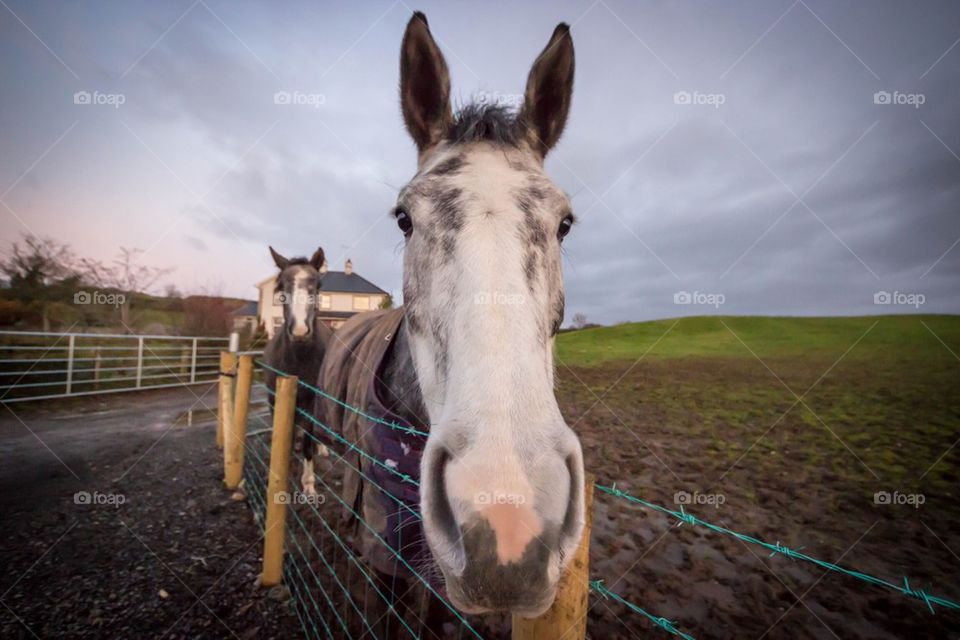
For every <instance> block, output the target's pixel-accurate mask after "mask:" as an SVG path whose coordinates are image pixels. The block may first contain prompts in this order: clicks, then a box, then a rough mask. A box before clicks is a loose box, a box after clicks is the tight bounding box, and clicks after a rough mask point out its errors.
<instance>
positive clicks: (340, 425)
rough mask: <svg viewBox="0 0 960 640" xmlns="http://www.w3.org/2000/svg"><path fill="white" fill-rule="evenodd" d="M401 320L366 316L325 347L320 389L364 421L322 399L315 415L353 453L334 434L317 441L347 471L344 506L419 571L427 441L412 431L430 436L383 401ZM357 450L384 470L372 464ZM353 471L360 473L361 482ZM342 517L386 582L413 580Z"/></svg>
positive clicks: (387, 314) (385, 314)
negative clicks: (385, 375)
mask: <svg viewBox="0 0 960 640" xmlns="http://www.w3.org/2000/svg"><path fill="white" fill-rule="evenodd" d="M402 320H403V308H399V309H391V310H386V311H373V312H369V313H361V314H358V315H356V316H353V317H352V318H350V319H349V320H348V321H347V322H345V323H344V324H343V326H342V327H340V328H339V329H337V330H336V331H335V332H334V334H333V336H332V337H331V338H330V340H329V342H328V345H327V353H326V357H325V358H324V362H323V367H322V369H321V371H320V376H319V380H318V386H319V387H320V389H322V390H323V391H324V392H326V393H327V394H329V395H331V396H333V397H334V398H337V399H339V400H342V401H343V402H345V403H347V404H349V405H350V406H352V407H356V408H358V409H359V410H360V411H362V412H363V413H364V414H366V415H361V414H360V413H357V412H355V411H351V410H350V409H347V408H345V407H343V406H342V405H340V404H338V403H336V402H334V401H333V400H330V399H328V398H325V397H323V396H320V395H318V396H317V401H316V405H315V415H316V416H317V419H318V420H320V421H321V422H323V423H324V424H325V425H327V426H328V427H329V428H330V429H331V430H333V431H334V432H336V433H337V434H339V435H340V436H341V437H342V438H343V439H344V440H346V441H347V442H349V443H350V445H353V447H355V448H352V447H351V446H350V445H347V444H345V443H344V442H341V441H338V440H337V439H335V438H331V437H330V436H329V434H324V433H317V436H318V437H324V436H326V438H325V439H326V440H327V442H328V446H331V447H333V448H334V451H337V452H338V453H340V455H342V456H343V458H344V459H345V460H346V461H347V462H348V463H349V464H343V463H341V466H342V467H343V495H342V498H343V500H344V502H345V503H346V504H348V505H351V508H352V509H353V510H354V511H355V512H356V513H358V514H360V515H361V516H362V517H363V519H364V520H365V521H366V523H367V524H368V525H369V527H370V528H371V529H373V530H374V531H375V532H376V533H377V535H379V536H380V538H381V539H382V540H384V541H386V542H387V544H388V545H390V547H392V548H393V549H394V550H396V551H397V552H398V553H399V554H400V556H401V557H402V558H403V559H404V560H405V561H406V562H407V563H409V564H410V565H412V566H413V567H414V568H417V569H418V570H419V567H418V564H420V562H421V561H422V559H424V558H426V557H427V555H426V554H427V553H428V551H427V547H426V542H425V540H424V537H423V529H422V525H421V521H420V516H419V513H420V493H419V481H420V458H421V456H422V453H423V448H424V446H425V445H426V437H424V436H422V435H418V434H415V433H410V432H409V431H407V430H408V429H415V430H416V431H420V432H426V431H427V428H428V427H427V425H424V424H411V423H410V422H409V421H407V420H404V419H403V418H401V417H400V416H398V415H396V414H394V413H392V412H391V411H390V410H388V409H387V408H386V406H385V404H384V402H383V400H382V398H381V397H380V396H381V390H382V387H383V384H382V376H381V372H382V371H383V368H384V361H385V359H386V358H388V357H390V355H391V347H392V345H393V342H394V338H395V337H396V335H397V330H398V329H399V327H400V324H401V322H402ZM368 416H370V417H373V418H375V419H374V420H371V419H370V418H369V417H368ZM384 422H386V423H394V424H397V425H400V426H401V427H403V429H396V428H393V427H390V426H388V425H386V424H384ZM317 431H318V432H322V431H323V430H322V429H318V430H317ZM356 449H360V450H362V451H363V452H365V453H367V454H369V455H370V456H371V457H373V458H376V459H377V460H379V461H380V462H381V463H382V464H378V463H376V462H373V461H372V460H370V459H369V458H368V457H366V456H364V455H363V454H362V453H360V452H358V451H357V450H356ZM351 465H352V467H353V468H351ZM355 469H359V470H360V471H361V472H362V475H361V474H360V473H358V472H357V471H356V470H355ZM401 475H405V476H407V477H408V478H409V480H405V479H403V478H402V477H401ZM363 476H366V477H363ZM345 517H346V518H347V519H348V521H350V522H352V523H353V524H354V525H355V526H357V528H358V533H359V539H360V540H362V552H363V555H364V557H365V558H366V560H367V562H368V563H370V564H371V565H372V566H373V567H374V568H376V569H377V570H379V571H381V572H383V573H386V574H389V575H394V576H406V575H409V570H408V569H407V567H406V566H405V565H404V563H403V562H401V561H400V560H398V559H397V556H396V554H394V553H393V552H391V550H390V549H387V548H385V546H384V544H383V542H381V541H380V540H378V539H377V536H375V535H374V534H373V533H372V532H371V531H370V529H368V528H367V527H365V526H363V524H362V523H360V522H358V521H357V519H356V517H355V516H353V514H351V513H349V512H346V514H345Z"/></svg>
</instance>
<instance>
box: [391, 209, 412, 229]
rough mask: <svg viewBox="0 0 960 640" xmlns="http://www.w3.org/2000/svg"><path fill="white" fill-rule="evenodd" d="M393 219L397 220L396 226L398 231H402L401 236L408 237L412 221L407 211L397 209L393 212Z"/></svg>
mask: <svg viewBox="0 0 960 640" xmlns="http://www.w3.org/2000/svg"><path fill="white" fill-rule="evenodd" d="M393 217H395V218H396V219H397V226H398V227H400V231H403V235H405V236H408V235H410V232H411V231H413V220H411V219H410V214H409V213H407V210H406V209H404V208H403V207H397V208H396V209H394V210H393Z"/></svg>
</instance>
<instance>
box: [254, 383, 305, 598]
mask: <svg viewBox="0 0 960 640" xmlns="http://www.w3.org/2000/svg"><path fill="white" fill-rule="evenodd" d="M296 408H297V378H296V377H295V376H294V377H286V376H277V395H276V398H275V401H274V405H273V435H272V437H271V439H270V478H269V479H268V483H267V495H266V496H265V501H266V503H267V506H266V511H267V519H266V523H265V525H264V526H265V527H266V529H265V533H264V537H263V573H262V574H261V576H260V584H261V585H263V586H265V587H272V586H274V585H278V584H280V582H281V580H282V579H283V539H284V536H285V532H286V526H287V504H288V503H289V502H290V494H289V493H288V492H287V474H288V472H289V469H290V450H291V448H292V446H293V418H294V413H295V411H296Z"/></svg>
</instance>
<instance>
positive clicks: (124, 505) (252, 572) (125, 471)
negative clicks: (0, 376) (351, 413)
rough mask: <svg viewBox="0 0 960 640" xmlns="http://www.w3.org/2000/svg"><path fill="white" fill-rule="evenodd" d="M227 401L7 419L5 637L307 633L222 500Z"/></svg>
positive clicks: (163, 402)
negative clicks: (221, 426)
mask: <svg viewBox="0 0 960 640" xmlns="http://www.w3.org/2000/svg"><path fill="white" fill-rule="evenodd" d="M215 399H216V393H215V390H213V389H207V388H204V387H194V388H193V392H192V393H191V392H190V391H183V390H178V391H168V392H159V391H158V392H149V393H142V394H120V395H118V396H113V397H104V398H103V399H96V400H85V401H75V402H71V403H70V404H69V405H66V406H63V405H61V406H59V407H58V408H57V409H56V410H55V411H54V410H50V411H41V410H38V409H37V408H34V407H29V406H26V405H23V404H13V405H10V406H11V408H12V410H13V411H14V412H16V413H15V414H14V413H12V412H11V411H8V410H5V409H4V410H3V415H0V460H2V461H3V464H2V466H0V511H2V513H3V534H2V536H0V572H2V578H0V580H2V582H0V589H2V591H0V593H2V595H0V605H2V606H0V637H2V638H171V639H172V638H242V639H246V638H290V637H295V636H296V634H297V633H299V625H298V624H297V622H296V618H295V616H294V615H293V613H292V612H291V609H290V605H289V602H288V601H287V600H286V598H285V594H284V593H282V592H279V591H277V590H273V591H271V590H265V589H260V588H258V587H257V586H256V584H255V580H256V577H257V575H258V573H259V568H260V561H261V560H260V558H261V555H260V554H261V545H260V537H259V532H258V530H257V529H256V526H255V525H254V524H253V521H252V519H251V517H250V513H249V510H248V508H247V506H246V503H244V502H238V501H234V500H231V494H230V493H229V492H226V491H224V490H223V489H221V481H222V477H223V463H222V458H221V457H219V455H218V453H219V452H218V450H217V449H216V447H215V444H214V423H213V422H212V421H211V420H210V417H211V414H210V413H209V412H208V411H205V406H209V407H213V406H215ZM191 409H192V410H193V411H194V413H193V416H192V424H190V422H191V420H190V419H189V415H188V412H189V411H190V410H191ZM78 492H79V495H78ZM75 495H77V497H76V498H75ZM87 495H89V496H90V497H89V499H87V498H85V497H84V496H87ZM78 503H79V504H78ZM84 503H85V504H84Z"/></svg>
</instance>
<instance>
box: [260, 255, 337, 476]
mask: <svg viewBox="0 0 960 640" xmlns="http://www.w3.org/2000/svg"><path fill="white" fill-rule="evenodd" d="M270 255H271V256H273V261H274V263H275V264H276V265H277V268H278V269H280V273H278V274H277V280H276V284H275V286H274V296H275V297H276V298H278V299H279V302H280V303H281V304H282V305H283V326H282V327H279V328H278V329H277V332H276V333H275V334H274V336H273V338H271V339H270V342H268V343H267V346H266V347H265V348H264V350H263V359H264V362H266V363H267V364H268V365H269V366H270V367H272V368H273V369H276V370H279V371H284V372H287V373H288V374H290V375H294V376H297V377H298V378H299V379H300V380H303V381H304V382H308V383H311V384H312V383H313V382H314V381H315V380H316V379H317V375H318V374H319V372H320V365H321V363H322V362H323V356H324V353H326V349H327V343H328V342H329V341H330V335H331V330H330V328H329V327H328V326H327V325H326V324H324V323H323V322H322V321H321V320H318V319H317V292H318V290H319V289H320V281H321V276H320V267H321V266H322V265H323V249H320V248H318V249H317V250H316V251H315V252H314V254H313V256H312V257H311V258H310V259H309V260H307V259H306V258H290V259H287V258H284V257H283V256H282V255H280V254H279V253H277V252H276V251H274V250H273V247H270ZM276 381H277V375H276V374H275V373H274V372H273V371H271V370H270V369H264V383H265V384H266V385H267V388H268V389H270V391H271V393H270V394H268V395H269V401H270V408H271V409H273V395H272V392H274V391H276ZM313 405H314V400H313V394H312V392H311V391H310V390H309V389H307V388H306V387H304V386H302V385H300V386H298V387H297V408H298V409H300V410H302V411H305V412H307V413H308V414H309V413H310V412H312V411H313ZM296 424H297V425H298V426H300V428H301V429H302V430H303V432H304V433H305V434H306V435H305V436H304V438H303V473H302V475H301V483H302V485H303V489H304V491H305V492H306V493H308V494H314V493H316V491H315V488H314V485H315V479H314V475H313V455H314V452H315V451H317V447H316V443H315V441H314V439H313V438H312V437H310V436H311V435H312V434H313V423H311V422H310V421H309V420H308V419H307V418H305V417H304V416H303V415H302V414H301V413H299V412H298V413H297V414H296ZM297 432H298V433H300V430H299V429H298V430H297ZM319 451H320V454H321V455H322V456H326V455H327V451H326V448H325V447H324V446H323V445H320V449H319Z"/></svg>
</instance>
